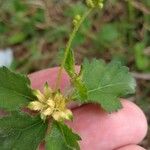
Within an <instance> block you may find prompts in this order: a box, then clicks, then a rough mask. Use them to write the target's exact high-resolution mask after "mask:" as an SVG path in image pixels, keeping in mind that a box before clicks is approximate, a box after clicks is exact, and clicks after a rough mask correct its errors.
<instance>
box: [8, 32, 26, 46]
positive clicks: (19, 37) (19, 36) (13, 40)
mask: <svg viewBox="0 0 150 150" xmlns="http://www.w3.org/2000/svg"><path fill="white" fill-rule="evenodd" d="M25 39H26V34H25V33H23V32H18V33H15V34H13V35H11V36H10V37H8V43H9V44H11V45H13V44H19V43H21V42H23V41H24V40H25Z"/></svg>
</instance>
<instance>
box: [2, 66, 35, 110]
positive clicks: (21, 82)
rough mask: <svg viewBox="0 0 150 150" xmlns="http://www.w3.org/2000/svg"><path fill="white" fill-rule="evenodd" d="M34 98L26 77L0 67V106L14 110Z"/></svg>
mask: <svg viewBox="0 0 150 150" xmlns="http://www.w3.org/2000/svg"><path fill="white" fill-rule="evenodd" d="M34 99H35V97H34V96H33V94H32V90H31V89H30V81H29V79H28V78H27V77H25V76H23V75H20V74H17V73H13V72H11V71H10V70H8V69H7V68H6V67H2V68H0V108H3V109H7V110H15V109H18V108H19V107H23V106H26V105H27V104H28V102H29V101H31V100H34Z"/></svg>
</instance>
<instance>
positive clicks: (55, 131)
mask: <svg viewBox="0 0 150 150" xmlns="http://www.w3.org/2000/svg"><path fill="white" fill-rule="evenodd" d="M79 140H81V138H80V137H79V136H78V135H77V134H75V133H73V132H72V130H71V129H70V128H68V127H67V125H65V124H63V123H59V122H56V121H54V122H53V124H52V127H51V132H50V134H49V135H48V136H47V137H46V150H79V149H80V148H79V144H78V142H77V141H79Z"/></svg>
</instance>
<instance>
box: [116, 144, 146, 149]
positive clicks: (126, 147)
mask: <svg viewBox="0 0 150 150" xmlns="http://www.w3.org/2000/svg"><path fill="white" fill-rule="evenodd" d="M116 150H146V149H144V148H143V147H141V146H138V145H127V146H124V147H122V148H119V149H116Z"/></svg>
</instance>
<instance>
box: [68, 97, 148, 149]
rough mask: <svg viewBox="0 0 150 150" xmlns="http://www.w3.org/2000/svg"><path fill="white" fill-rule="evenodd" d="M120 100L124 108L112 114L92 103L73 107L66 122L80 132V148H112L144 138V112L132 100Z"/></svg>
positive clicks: (145, 122)
mask: <svg viewBox="0 0 150 150" xmlns="http://www.w3.org/2000/svg"><path fill="white" fill-rule="evenodd" d="M122 104H123V109H121V110H120V111H119V112H117V113H113V114H107V113H106V112H104V111H102V110H101V109H100V107H99V106H98V105H91V104H88V105H84V106H82V107H81V108H76V109H75V110H74V111H73V114H74V120H73V122H69V123H68V124H69V125H70V126H71V128H73V129H74V131H75V132H77V133H78V134H79V135H80V136H81V138H82V141H81V142H80V144H81V149H82V150H99V149H102V150H112V149H116V148H118V147H121V146H123V145H129V144H137V143H139V142H140V141H141V140H143V138H144V137H145V135H146V132H147V121H146V118H145V116H144V114H143V112H142V111H141V110H140V109H139V108H138V107H137V106H136V105H135V104H133V103H132V102H129V101H124V100H123V101H122Z"/></svg>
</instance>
